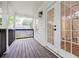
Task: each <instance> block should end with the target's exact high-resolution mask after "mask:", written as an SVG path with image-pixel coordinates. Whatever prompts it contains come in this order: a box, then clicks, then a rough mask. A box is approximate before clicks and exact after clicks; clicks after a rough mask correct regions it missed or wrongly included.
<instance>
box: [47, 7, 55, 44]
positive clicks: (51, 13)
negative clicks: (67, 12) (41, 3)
mask: <svg viewBox="0 0 79 59" xmlns="http://www.w3.org/2000/svg"><path fill="white" fill-rule="evenodd" d="M47 19H48V42H49V43H51V44H54V28H53V24H54V8H52V9H51V10H49V11H48V13H47Z"/></svg>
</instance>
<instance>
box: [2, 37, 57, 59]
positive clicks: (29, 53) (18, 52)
mask: <svg viewBox="0 0 79 59" xmlns="http://www.w3.org/2000/svg"><path fill="white" fill-rule="evenodd" d="M2 58H57V56H55V55H54V54H53V53H51V52H50V51H48V50H47V49H46V48H44V47H43V46H41V45H40V44H39V43H38V42H37V41H36V40H34V39H33V38H28V39H22V40H15V41H14V42H13V43H12V45H11V46H10V47H9V51H8V53H7V54H6V55H3V56H2Z"/></svg>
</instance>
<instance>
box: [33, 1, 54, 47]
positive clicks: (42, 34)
mask: <svg viewBox="0 0 79 59" xmlns="http://www.w3.org/2000/svg"><path fill="white" fill-rule="evenodd" d="M51 3H53V2H44V4H42V6H41V7H40V8H39V9H38V11H37V12H36V14H35V17H34V19H35V20H36V18H37V19H39V23H38V24H39V25H38V30H37V31H35V33H34V35H35V39H36V40H37V41H38V42H40V43H41V44H42V45H44V46H46V43H47V40H46V39H47V38H46V11H45V10H46V8H47V6H48V5H50V4H51ZM39 11H43V16H42V17H40V18H39V17H38V12H39Z"/></svg>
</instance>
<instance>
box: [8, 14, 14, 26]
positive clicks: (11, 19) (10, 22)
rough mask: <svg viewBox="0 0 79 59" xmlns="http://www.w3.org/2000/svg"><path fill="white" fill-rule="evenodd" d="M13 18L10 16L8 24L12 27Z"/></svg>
mask: <svg viewBox="0 0 79 59" xmlns="http://www.w3.org/2000/svg"><path fill="white" fill-rule="evenodd" d="M13 19H14V18H13V16H8V24H9V25H12V24H13Z"/></svg>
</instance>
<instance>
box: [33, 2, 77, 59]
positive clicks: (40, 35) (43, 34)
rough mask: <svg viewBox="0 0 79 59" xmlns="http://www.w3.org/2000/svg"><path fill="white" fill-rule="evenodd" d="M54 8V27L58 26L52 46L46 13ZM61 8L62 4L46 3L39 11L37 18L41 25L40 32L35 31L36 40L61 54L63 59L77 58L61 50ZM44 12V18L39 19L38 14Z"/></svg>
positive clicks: (39, 26)
mask: <svg viewBox="0 0 79 59" xmlns="http://www.w3.org/2000/svg"><path fill="white" fill-rule="evenodd" d="M52 6H54V9H55V10H54V11H55V12H54V13H55V14H54V15H55V17H54V25H56V31H55V32H54V43H55V44H54V45H51V44H50V43H48V42H47V19H46V12H47V10H48V9H49V8H51V7H52ZM60 10H61V7H60V2H55V3H54V2H45V3H44V4H43V5H42V6H41V7H40V8H39V9H38V11H37V13H36V15H35V17H34V19H35V18H38V19H39V25H38V31H35V33H34V35H35V39H36V40H37V41H38V42H39V43H41V45H43V46H48V47H49V48H50V49H52V50H53V51H55V52H57V53H58V54H60V55H61V56H62V57H66V58H67V57H68V58H70V57H76V56H74V55H72V54H70V53H68V52H66V51H65V50H62V49H61V26H60V25H61V18H60V16H61V12H60ZM39 11H43V17H41V18H39V17H38V12H39Z"/></svg>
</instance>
